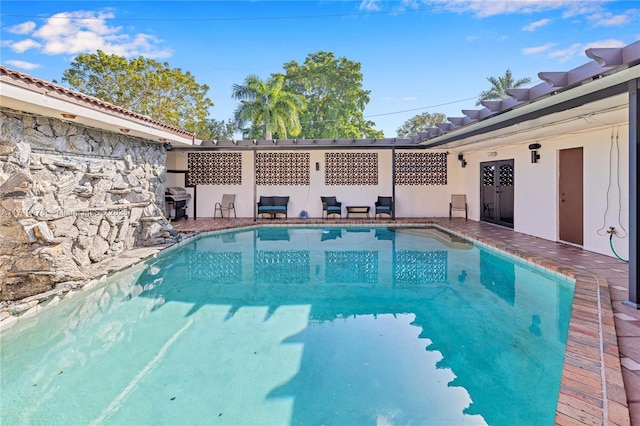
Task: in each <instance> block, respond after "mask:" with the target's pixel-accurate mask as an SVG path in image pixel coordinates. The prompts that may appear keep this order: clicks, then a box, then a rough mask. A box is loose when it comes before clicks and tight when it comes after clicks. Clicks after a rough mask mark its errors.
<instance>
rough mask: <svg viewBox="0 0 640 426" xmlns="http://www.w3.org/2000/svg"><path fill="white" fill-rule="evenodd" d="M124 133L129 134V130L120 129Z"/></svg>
mask: <svg viewBox="0 0 640 426" xmlns="http://www.w3.org/2000/svg"><path fill="white" fill-rule="evenodd" d="M120 131H121V132H122V133H129V129H120Z"/></svg>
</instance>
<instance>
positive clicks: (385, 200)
mask: <svg viewBox="0 0 640 426" xmlns="http://www.w3.org/2000/svg"><path fill="white" fill-rule="evenodd" d="M381 214H386V215H389V217H391V218H392V217H393V197H380V196H379V197H378V201H376V218H377V217H378V215H381Z"/></svg>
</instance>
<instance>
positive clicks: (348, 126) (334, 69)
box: [284, 51, 383, 139]
mask: <svg viewBox="0 0 640 426" xmlns="http://www.w3.org/2000/svg"><path fill="white" fill-rule="evenodd" d="M360 67H361V65H360V63H359V62H354V61H351V60H349V59H347V58H345V57H341V58H336V57H335V55H334V54H333V53H331V52H323V51H319V52H316V53H312V54H309V55H308V56H307V58H306V59H305V61H304V64H302V65H301V64H299V63H298V62H296V61H291V62H288V63H286V64H284V70H285V78H286V87H287V89H288V90H289V91H291V92H294V93H298V94H300V95H302V96H303V97H304V98H305V99H306V109H305V110H304V111H302V112H301V113H300V122H301V124H302V132H301V137H303V138H306V139H350V138H381V137H383V133H382V132H381V131H379V130H376V129H374V128H373V127H374V126H375V123H374V122H372V121H369V120H366V119H365V118H364V115H363V112H364V109H365V107H366V105H367V103H369V100H370V98H369V94H370V91H369V90H364V89H363V88H362V73H361V72H360Z"/></svg>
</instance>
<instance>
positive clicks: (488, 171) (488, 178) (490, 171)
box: [482, 166, 495, 186]
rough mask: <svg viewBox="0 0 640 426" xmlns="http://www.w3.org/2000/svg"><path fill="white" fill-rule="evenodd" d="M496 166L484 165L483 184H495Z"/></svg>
mask: <svg viewBox="0 0 640 426" xmlns="http://www.w3.org/2000/svg"><path fill="white" fill-rule="evenodd" d="M494 169H495V166H483V167H482V186H494V185H495V173H494Z"/></svg>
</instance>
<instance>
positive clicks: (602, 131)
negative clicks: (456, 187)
mask: <svg viewBox="0 0 640 426" xmlns="http://www.w3.org/2000/svg"><path fill="white" fill-rule="evenodd" d="M612 133H613V148H612V144H611V141H612V139H611V136H612ZM616 134H617V135H618V143H617V148H616ZM628 134H629V129H628V125H627V124H623V125H619V126H602V127H599V128H592V129H590V130H589V131H585V132H581V133H568V134H562V130H561V129H559V131H558V135H557V136H554V137H552V138H547V139H544V140H541V139H522V140H521V141H519V142H518V143H517V144H512V145H508V146H506V147H498V148H489V149H485V150H482V151H477V152H474V153H470V154H465V159H467V161H468V165H467V167H466V168H465V169H463V171H462V174H461V181H462V182H463V187H464V190H463V191H464V192H466V193H467V194H468V198H469V203H470V209H471V210H470V211H471V213H470V218H473V219H474V220H479V218H480V214H479V213H480V212H479V205H480V197H479V195H480V194H479V188H480V163H481V162H485V161H493V160H496V161H497V160H506V159H513V160H514V168H515V177H514V179H515V200H514V212H515V215H514V230H515V231H518V232H522V233H524V234H529V235H534V236H537V237H540V238H544V239H547V240H551V241H558V240H559V226H558V210H559V195H558V176H559V169H558V166H559V155H560V154H559V153H560V151H561V150H563V149H569V148H577V147H582V148H583V155H584V158H583V167H584V171H583V173H584V191H583V192H584V232H583V236H584V243H583V248H584V249H586V250H590V251H594V252H597V253H602V254H605V255H609V256H613V253H612V251H611V249H610V246H609V235H608V234H606V233H605V230H606V229H607V228H608V227H609V226H613V227H615V228H616V229H617V230H619V231H620V233H619V234H618V235H617V236H616V238H614V247H615V249H616V252H617V253H618V254H619V255H620V256H621V257H623V258H625V259H626V258H628V246H629V241H628V238H626V235H625V232H624V230H625V229H628V224H629V216H628V214H629V200H628V194H629V182H628V165H629V163H628V149H629V143H628ZM535 142H537V143H540V144H541V145H542V147H541V148H540V149H539V150H538V152H539V154H540V156H541V158H540V160H538V162H537V163H535V164H534V163H531V153H530V151H529V149H528V145H529V144H530V143H535ZM491 151H495V152H497V155H496V156H495V157H489V156H488V153H489V152H491ZM451 176H452V175H451V174H450V177H451ZM618 177H619V178H618ZM607 192H608V197H607Z"/></svg>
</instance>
